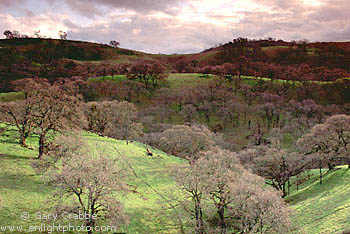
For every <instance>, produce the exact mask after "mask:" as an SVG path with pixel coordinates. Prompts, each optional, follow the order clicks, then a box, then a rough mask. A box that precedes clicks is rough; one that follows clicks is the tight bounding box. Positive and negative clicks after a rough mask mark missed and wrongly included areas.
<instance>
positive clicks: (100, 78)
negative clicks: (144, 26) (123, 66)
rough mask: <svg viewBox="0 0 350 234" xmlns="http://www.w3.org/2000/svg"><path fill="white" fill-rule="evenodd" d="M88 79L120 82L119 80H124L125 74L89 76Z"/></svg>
mask: <svg viewBox="0 0 350 234" xmlns="http://www.w3.org/2000/svg"><path fill="white" fill-rule="evenodd" d="M88 80H89V81H94V82H103V81H106V80H112V81H116V82H120V81H123V80H126V76H125V75H115V76H105V77H94V78H89V79H88Z"/></svg>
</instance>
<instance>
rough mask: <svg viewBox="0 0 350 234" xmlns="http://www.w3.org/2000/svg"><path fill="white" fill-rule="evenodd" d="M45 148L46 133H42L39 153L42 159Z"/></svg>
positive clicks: (39, 157)
mask: <svg viewBox="0 0 350 234" xmlns="http://www.w3.org/2000/svg"><path fill="white" fill-rule="evenodd" d="M44 148H45V135H40V138H39V155H38V159H41V157H42V156H43V154H44Z"/></svg>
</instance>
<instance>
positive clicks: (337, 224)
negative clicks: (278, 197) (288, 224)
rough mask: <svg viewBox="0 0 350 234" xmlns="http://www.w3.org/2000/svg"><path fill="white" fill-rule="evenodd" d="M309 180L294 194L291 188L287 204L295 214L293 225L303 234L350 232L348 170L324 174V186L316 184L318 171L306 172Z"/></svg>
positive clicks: (341, 168)
mask: <svg viewBox="0 0 350 234" xmlns="http://www.w3.org/2000/svg"><path fill="white" fill-rule="evenodd" d="M309 174H310V176H311V177H310V179H309V180H308V181H307V182H305V183H304V185H303V186H301V188H300V189H299V191H297V190H296V188H295V186H292V187H291V195H289V196H288V197H287V202H288V203H289V204H290V205H291V208H292V209H293V210H294V211H295V215H294V218H293V220H294V223H295V224H296V225H298V226H299V227H300V228H301V230H303V231H304V233H310V234H316V233H324V234H326V233H327V234H337V233H339V234H340V233H342V232H343V231H345V230H347V231H350V222H349V214H350V186H349V181H350V170H349V169H348V168H347V167H345V166H344V167H338V168H337V170H334V171H330V172H328V171H327V170H324V171H323V174H324V178H323V184H320V183H319V180H318V179H319V170H312V171H310V172H309Z"/></svg>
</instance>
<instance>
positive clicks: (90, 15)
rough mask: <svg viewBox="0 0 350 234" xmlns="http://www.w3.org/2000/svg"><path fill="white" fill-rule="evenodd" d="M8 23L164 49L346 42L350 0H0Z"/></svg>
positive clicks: (28, 30)
mask: <svg viewBox="0 0 350 234" xmlns="http://www.w3.org/2000/svg"><path fill="white" fill-rule="evenodd" d="M6 29H10V30H18V31H20V33H23V34H28V35H33V33H34V31H37V30H40V34H41V35H44V36H46V37H51V38H58V32H59V31H60V30H63V31H67V32H68V39H72V40H85V41H94V42H101V43H108V42H109V41H111V40H116V41H119V42H120V43H121V47H123V48H130V49H136V50H141V51H145V52H151V53H167V54H171V53H191V52H199V51H202V50H204V49H207V48H209V47H212V46H214V45H216V44H218V43H223V42H228V41H230V40H232V39H233V38H237V37H248V38H252V39H253V38H255V39H259V38H267V37H273V38H280V39H284V40H300V39H308V40H310V41H346V40H350V0H0V30H1V32H3V31H4V30H6ZM1 37H3V35H1Z"/></svg>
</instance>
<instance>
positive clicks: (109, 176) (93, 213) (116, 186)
mask: <svg viewBox="0 0 350 234" xmlns="http://www.w3.org/2000/svg"><path fill="white" fill-rule="evenodd" d="M60 143H61V144H68V146H66V145H63V146H61V150H56V151H53V152H51V153H52V154H51V156H53V155H54V156H55V157H61V159H62V167H61V168H57V169H56V168H53V169H51V170H49V171H48V172H47V174H45V175H46V178H47V181H48V183H49V184H51V185H53V186H54V187H55V193H54V194H53V197H54V198H55V201H57V205H56V206H55V208H56V211H57V213H58V214H62V213H63V212H66V213H68V214H75V215H79V214H81V215H83V217H84V218H83V219H80V220H79V221H81V222H83V223H84V224H85V225H86V226H87V230H88V232H87V233H89V234H90V233H92V230H93V228H94V227H95V226H96V225H98V224H99V223H100V222H101V221H104V220H108V221H109V222H110V225H113V226H116V228H117V229H120V228H121V225H123V224H125V223H127V220H128V219H127V216H126V215H125V214H124V211H123V206H122V203H121V202H119V201H118V200H117V199H116V193H121V192H126V191H127V190H128V189H127V185H126V184H125V182H124V179H125V177H126V175H127V173H128V172H127V169H126V168H127V167H126V165H125V166H123V165H124V164H123V163H122V162H123V160H124V159H123V160H121V156H115V154H114V155H113V156H108V155H106V153H104V152H101V151H97V152H96V151H94V150H92V149H90V148H89V146H88V145H87V144H79V145H76V144H71V138H70V137H68V138H65V139H63V141H62V139H61V142H60ZM57 147H60V146H57ZM100 147H101V148H106V147H107V146H103V145H102V146H101V145H99V148H100ZM62 149H63V151H62ZM62 152H64V156H63V157H62ZM59 154H60V155H59ZM56 199H57V200H56ZM67 201H69V202H67ZM61 217H62V216H61ZM115 231H117V230H115Z"/></svg>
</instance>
